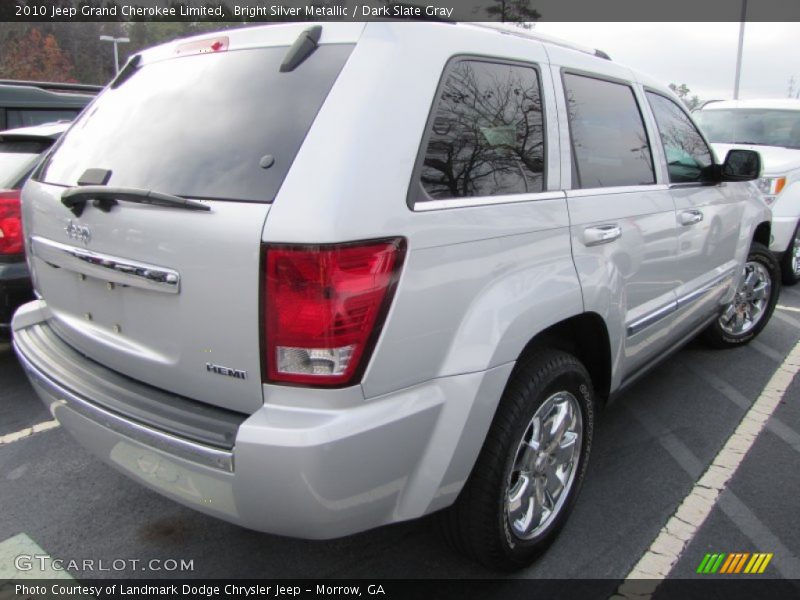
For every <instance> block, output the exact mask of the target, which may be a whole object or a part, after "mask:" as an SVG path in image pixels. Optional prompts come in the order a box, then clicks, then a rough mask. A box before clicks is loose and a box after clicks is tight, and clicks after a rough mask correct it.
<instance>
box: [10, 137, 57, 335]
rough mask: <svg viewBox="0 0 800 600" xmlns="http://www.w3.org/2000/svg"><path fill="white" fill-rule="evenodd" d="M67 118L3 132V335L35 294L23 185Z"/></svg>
mask: <svg viewBox="0 0 800 600" xmlns="http://www.w3.org/2000/svg"><path fill="white" fill-rule="evenodd" d="M67 127H69V123H68V122H58V123H50V124H46V125H38V126H35V127H22V128H19V129H10V130H8V131H4V132H0V338H5V337H7V336H8V334H9V322H10V321H11V315H12V314H14V310H15V309H16V308H17V307H18V306H19V305H20V304H23V303H25V302H27V301H28V300H30V299H31V298H32V297H33V289H32V285H31V279H30V275H29V273H28V267H27V264H26V262H25V244H24V238H23V234H22V220H21V214H20V189H21V188H22V185H23V184H24V183H25V180H26V179H27V178H28V176H29V175H30V173H31V171H32V170H33V168H34V167H35V166H36V164H37V162H38V161H39V158H40V157H41V155H42V154H43V153H44V152H45V151H46V150H47V149H48V148H50V146H52V145H53V142H55V140H57V139H58V138H59V137H60V136H61V134H62V133H64V131H66V129H67Z"/></svg>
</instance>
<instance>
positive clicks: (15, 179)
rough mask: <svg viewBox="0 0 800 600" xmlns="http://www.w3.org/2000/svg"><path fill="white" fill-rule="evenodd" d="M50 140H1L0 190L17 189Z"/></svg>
mask: <svg viewBox="0 0 800 600" xmlns="http://www.w3.org/2000/svg"><path fill="white" fill-rule="evenodd" d="M51 143H52V142H50V141H49V140H42V141H38V140H24V141H0V190H7V189H16V188H18V187H20V186H21V185H22V183H23V182H24V180H25V178H26V177H27V175H28V173H29V172H30V171H31V169H33V167H34V165H35V164H36V161H37V160H38V159H39V155H40V154H41V153H42V152H44V151H45V150H46V149H47V148H48V147H49V146H50V144H51Z"/></svg>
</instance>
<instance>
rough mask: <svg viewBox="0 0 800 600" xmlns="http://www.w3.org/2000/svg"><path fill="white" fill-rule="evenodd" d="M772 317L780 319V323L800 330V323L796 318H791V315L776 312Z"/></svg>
mask: <svg viewBox="0 0 800 600" xmlns="http://www.w3.org/2000/svg"><path fill="white" fill-rule="evenodd" d="M772 316H773V317H775V318H776V319H778V320H779V321H783V322H784V323H786V324H787V325H791V326H792V327H797V328H798V329H800V321H798V320H797V319H795V318H794V317H790V316H789V315H787V314H784V313H782V312H774V313H772Z"/></svg>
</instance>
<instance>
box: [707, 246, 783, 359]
mask: <svg viewBox="0 0 800 600" xmlns="http://www.w3.org/2000/svg"><path fill="white" fill-rule="evenodd" d="M751 263H753V265H761V266H762V267H763V268H764V272H765V273H768V274H769V278H770V280H771V281H770V287H769V294H768V300H767V301H766V305H765V308H764V310H763V312H762V313H761V314H760V317H759V318H758V321H757V322H755V324H754V325H753V326H752V327H750V328H749V329H747V330H745V331H742V332H740V333H735V332H731V331H730V330H726V328H725V327H724V326H723V321H725V320H726V319H725V315H726V311H728V310H735V309H734V308H731V307H733V306H734V305H735V304H736V301H735V300H734V301H733V302H732V303H731V304H730V305H728V306H726V307H723V309H722V311H721V313H720V317H719V318H717V319H715V320H714V322H713V323H712V324H711V325H709V327H708V328H707V329H706V330H705V331H704V332H703V333H702V334H701V339H702V340H703V341H704V342H705V343H706V344H707V345H708V346H711V347H712V348H719V349H726V348H737V347H739V346H742V345H744V344H747V343H748V342H750V341H751V340H753V339H754V338H755V337H756V336H757V335H758V334H759V333H761V330H762V329H764V327H766V325H767V323H769V319H770V317H771V316H772V313H773V311H774V310H775V305H776V304H777V303H778V296H779V295H780V293H781V269H780V266H779V265H778V261H777V260H776V259H775V255H774V254H772V252H770V251H769V249H768V248H767V247H766V246H764V245H762V244H759V243H757V242H753V245H752V246H751V247H750V254H748V256H747V264H746V266H745V270H748V269H751V268H752V267H751ZM737 292H738V290H737Z"/></svg>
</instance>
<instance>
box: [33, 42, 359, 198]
mask: <svg viewBox="0 0 800 600" xmlns="http://www.w3.org/2000/svg"><path fill="white" fill-rule="evenodd" d="M352 49H353V46H352V45H325V46H321V47H320V48H318V49H317V51H316V52H314V53H313V54H312V55H311V56H310V57H308V58H307V59H306V60H305V61H304V62H303V63H302V64H300V65H299V66H298V67H297V68H296V69H295V70H294V71H290V72H288V73H280V72H279V71H278V69H279V67H280V64H281V62H282V61H283V58H284V56H285V55H286V52H287V50H288V47H286V46H284V47H275V48H258V49H250V50H236V51H231V52H220V53H216V54H198V55H194V56H184V57H180V58H175V59H170V60H164V61H161V62H156V63H153V64H149V65H144V66H143V67H142V68H140V69H139V70H138V71H137V72H136V73H134V74H133V75H132V76H131V77H130V78H129V79H127V80H126V81H125V82H124V83H122V84H121V85H120V86H119V87H118V88H117V89H110V88H109V89H107V90H106V91H105V92H103V94H102V95H101V96H100V97H98V99H97V100H96V101H95V103H94V104H92V105H91V107H90V108H89V109H88V110H87V111H86V112H85V113H84V114H83V115H82V116H81V117H80V119H79V120H78V121H77V122H76V124H75V126H74V127H72V129H71V130H70V131H69V133H68V134H67V135H66V136H65V137H64V138H63V141H62V143H61V145H60V147H59V148H58V149H57V150H56V151H55V152H54V153H53V154H52V156H51V158H50V159H49V160H48V164H47V165H45V168H44V169H43V170H42V172H41V176H40V177H39V178H40V179H41V180H42V181H44V182H46V183H51V184H55V185H62V186H74V185H77V182H78V179H80V177H81V175H82V174H83V173H84V172H85V171H86V170H87V169H90V168H98V169H107V170H110V171H111V177H110V179H109V181H108V185H110V186H118V187H135V188H143V189H149V190H154V191H158V192H163V193H168V194H174V195H177V196H184V197H190V198H207V199H220V200H240V201H256V202H271V201H272V200H273V199H274V197H275V195H276V194H277V192H278V188H279V187H280V185H281V183H282V182H283V179H284V177H285V176H286V173H287V172H288V170H289V167H290V166H291V164H292V161H293V160H294V157H295V155H296V154H297V151H298V150H299V149H300V145H301V144H302V142H303V139H304V138H305V136H306V134H307V133H308V130H309V128H310V127H311V123H312V122H313V120H314V118H315V117H316V115H317V112H318V111H319V109H320V107H321V106H322V103H323V102H324V100H325V97H326V96H327V94H328V92H329V91H330V89H331V87H332V86H333V82H334V81H335V80H336V77H337V76H338V75H339V72H340V71H341V69H342V67H343V66H344V63H345V61H346V60H347V57H348V56H349V55H350V52H351V51H352ZM268 155H269V156H271V157H272V158H273V159H274V160H273V162H272V163H271V164H270V160H269V159H266V160H264V161H262V159H263V158H264V157H266V156H268ZM262 164H263V165H267V166H266V168H265V167H262V166H261V165H262Z"/></svg>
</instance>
